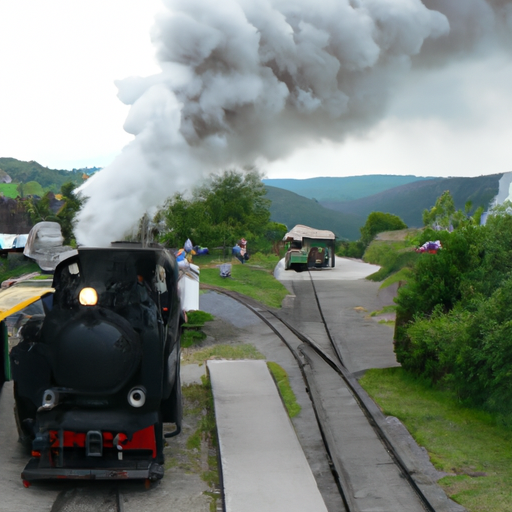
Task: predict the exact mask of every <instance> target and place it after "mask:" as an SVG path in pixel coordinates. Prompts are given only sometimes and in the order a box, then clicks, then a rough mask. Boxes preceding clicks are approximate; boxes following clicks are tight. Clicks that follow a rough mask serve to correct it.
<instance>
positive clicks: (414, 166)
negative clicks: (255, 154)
mask: <svg viewBox="0 0 512 512" xmlns="http://www.w3.org/2000/svg"><path fill="white" fill-rule="evenodd" d="M160 10H162V2H161V0H144V1H143V2H141V1H140V0H102V1H98V0H91V1H88V2H79V1H73V2H70V1H69V0H60V1H58V0H44V1H41V0H0V156H3V157H13V158H17V159H20V160H27V161H29V160H35V161H37V162H39V163H40V164H42V165H44V166H47V167H50V168H57V169H72V168H80V167H87V166H88V167H93V166H98V167H104V166H106V165H108V164H110V163H111V162H112V160H113V159H114V157H115V156H116V155H117V154H119V153H120V152H121V150H122V148H123V147H124V146H125V145H126V144H128V142H129V141H130V140H132V139H133V135H131V134H128V133H126V132H125V131H124V129H123V124H124V121H125V119H126V117H127V115H128V111H129V107H128V106H126V105H124V104H123V103H121V101H120V100H119V99H118V98H117V97H116V94H117V87H116V85H115V81H116V80H120V79H124V78H127V77H130V76H148V75H151V74H154V73H158V72H159V70H160V67H159V65H158V64H157V61H156V58H155V46H154V45H153V44H152V43H151V37H150V33H151V28H152V26H153V24H154V17H155V14H156V13H157V12H158V11H160ZM420 75H421V74H418V76H415V77H411V78H409V79H407V80H404V81H403V82H402V83H401V84H399V85H398V86H397V90H396V94H395V95H394V96H393V98H392V100H391V101H390V103H389V106H388V108H387V111H386V113H385V115H384V116H383V118H382V119H381V120H379V121H378V122H377V123H376V124H375V125H374V126H372V127H371V128H370V129H368V130H367V131H365V133H362V134H361V133H354V134H353V135H349V136H348V138H347V139H346V140H345V141H344V142H335V143H332V142H322V143H317V142H311V145H310V147H307V146H306V148H305V149H304V148H301V149H297V150H296V151H295V152H294V154H292V155H291V156H287V157H286V158H282V159H279V160H277V161H276V162H274V163H272V164H270V165H267V166H265V169H266V174H267V176H268V177H269V178H309V177H315V176H352V175H364V174H413V175H418V176H478V175H481V174H493V173H499V172H508V171H512V143H511V142H510V141H512V123H511V122H510V119H511V117H512V88H511V87H510V84H512V59H511V56H510V54H508V55H506V54H501V55H500V54H499V52H498V53H494V54H491V55H484V56H481V57H479V58H475V59H472V60H470V61H462V62H456V63H451V64H450V65H448V66H444V67H443V68H442V69H438V70H433V71H431V72H430V73H425V74H423V76H420Z"/></svg>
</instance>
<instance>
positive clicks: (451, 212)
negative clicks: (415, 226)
mask: <svg viewBox="0 0 512 512" xmlns="http://www.w3.org/2000/svg"><path fill="white" fill-rule="evenodd" d="M472 208H473V205H472V203H471V201H467V202H466V204H465V206H464V211H462V210H455V203H454V202H453V198H452V195H451V193H450V191H449V190H445V191H444V192H443V193H442V194H441V196H440V197H438V198H437V201H436V204H435V205H434V206H433V207H432V208H431V209H430V210H424V211H423V215H422V220H423V224H424V225H425V226H426V227H430V228H433V229H457V228H459V227H462V226H464V225H468V224H474V225H478V224H479V223H480V217H481V216H482V213H483V208H482V207H479V208H477V209H476V210H475V212H474V214H473V215H471V214H470V212H471V209H472Z"/></svg>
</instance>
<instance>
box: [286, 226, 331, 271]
mask: <svg viewBox="0 0 512 512" xmlns="http://www.w3.org/2000/svg"><path fill="white" fill-rule="evenodd" d="M284 240H285V246H286V248H287V251H286V255H285V270H295V271H296V272H302V271H303V270H308V269H310V268H325V267H334V265H335V242H336V236H335V235H334V233H333V232H332V231H326V230H318V229H314V228H310V227H308V226H302V225H297V226H295V227H294V228H293V229H292V230H291V231H290V232H288V233H287V234H286V235H285V237H284Z"/></svg>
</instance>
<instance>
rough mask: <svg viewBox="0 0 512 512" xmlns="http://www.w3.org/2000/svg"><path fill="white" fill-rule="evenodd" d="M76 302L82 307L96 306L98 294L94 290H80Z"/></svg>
mask: <svg viewBox="0 0 512 512" xmlns="http://www.w3.org/2000/svg"><path fill="white" fill-rule="evenodd" d="M78 300H79V302H80V304H82V306H95V305H96V304H98V293H97V292H96V290H95V289H94V288H82V289H81V290H80V294H79V295H78Z"/></svg>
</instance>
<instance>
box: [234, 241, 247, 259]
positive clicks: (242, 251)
mask: <svg viewBox="0 0 512 512" xmlns="http://www.w3.org/2000/svg"><path fill="white" fill-rule="evenodd" d="M232 254H233V256H234V257H235V258H236V259H238V260H240V261H241V262H242V263H245V262H246V261H247V260H248V259H249V253H248V252H247V240H246V239H245V238H241V239H240V240H238V242H237V243H236V245H235V246H234V247H233V250H232Z"/></svg>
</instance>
